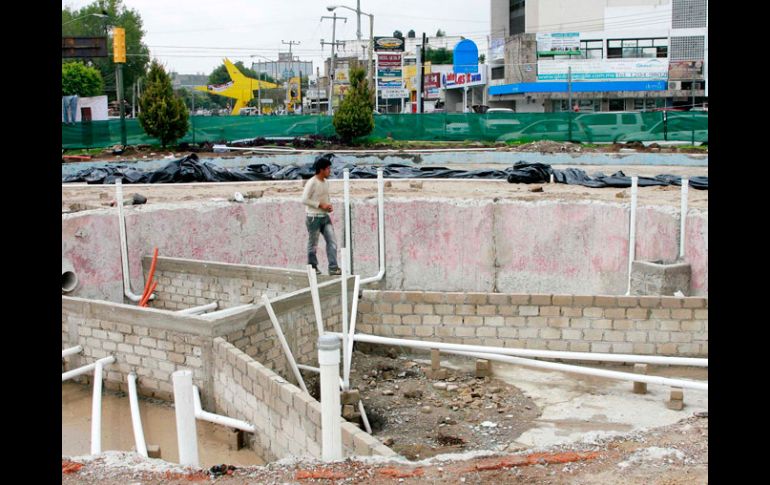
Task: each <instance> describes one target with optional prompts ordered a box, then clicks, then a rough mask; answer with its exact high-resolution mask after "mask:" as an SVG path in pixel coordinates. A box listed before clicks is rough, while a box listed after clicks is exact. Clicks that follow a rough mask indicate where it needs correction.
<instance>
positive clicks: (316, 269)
mask: <svg viewBox="0 0 770 485" xmlns="http://www.w3.org/2000/svg"><path fill="white" fill-rule="evenodd" d="M313 269H314V270H315V274H317V275H319V274H321V270H320V269H318V268H313Z"/></svg>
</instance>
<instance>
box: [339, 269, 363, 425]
mask: <svg viewBox="0 0 770 485" xmlns="http://www.w3.org/2000/svg"><path fill="white" fill-rule="evenodd" d="M360 285H361V277H360V276H359V275H356V276H355V282H354V283H353V307H352V308H351V310H350V328H349V329H348V338H347V348H346V352H347V353H346V354H345V356H346V358H345V360H343V362H344V363H345V366H344V368H343V381H344V382H345V389H349V388H350V367H351V366H352V365H353V345H354V342H355V341H354V340H353V338H354V336H355V334H356V319H357V316H358V315H357V313H358V290H359V288H360ZM364 424H365V423H364Z"/></svg>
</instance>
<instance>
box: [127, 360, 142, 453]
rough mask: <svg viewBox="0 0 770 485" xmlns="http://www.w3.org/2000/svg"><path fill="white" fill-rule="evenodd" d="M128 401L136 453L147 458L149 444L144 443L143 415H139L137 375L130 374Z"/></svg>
mask: <svg viewBox="0 0 770 485" xmlns="http://www.w3.org/2000/svg"><path fill="white" fill-rule="evenodd" d="M128 401H129V404H130V405H131V424H132V425H133V427H134V444H135V445H136V452H137V453H139V454H140V455H142V456H144V457H147V444H146V443H145V441H144V430H143V429H142V415H141V414H139V398H138V397H137V392H136V374H134V373H133V372H132V373H130V374H128Z"/></svg>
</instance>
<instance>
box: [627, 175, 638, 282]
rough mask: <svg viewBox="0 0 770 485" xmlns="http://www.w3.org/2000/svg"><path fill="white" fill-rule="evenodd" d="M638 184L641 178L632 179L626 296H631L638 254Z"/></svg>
mask: <svg viewBox="0 0 770 485" xmlns="http://www.w3.org/2000/svg"><path fill="white" fill-rule="evenodd" d="M638 183H639V177H631V224H630V225H631V233H630V236H629V240H628V290H627V291H626V295H630V294H631V268H632V266H633V263H634V255H635V253H636V196H637V192H638V191H639V189H638V187H637V184H638Z"/></svg>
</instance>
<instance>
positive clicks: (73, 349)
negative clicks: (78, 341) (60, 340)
mask: <svg viewBox="0 0 770 485" xmlns="http://www.w3.org/2000/svg"><path fill="white" fill-rule="evenodd" d="M82 351H83V347H81V346H80V345H76V346H74V347H70V348H68V349H64V350H62V351H61V358H62V359H63V358H65V357H67V356H70V355H74V354H79V353H80V352H82Z"/></svg>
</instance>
